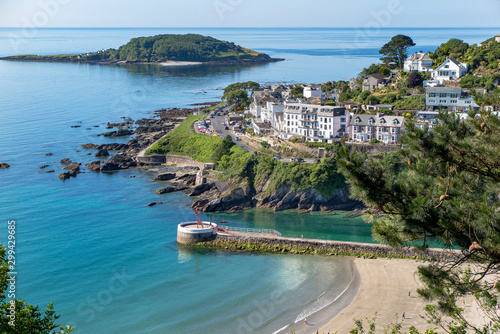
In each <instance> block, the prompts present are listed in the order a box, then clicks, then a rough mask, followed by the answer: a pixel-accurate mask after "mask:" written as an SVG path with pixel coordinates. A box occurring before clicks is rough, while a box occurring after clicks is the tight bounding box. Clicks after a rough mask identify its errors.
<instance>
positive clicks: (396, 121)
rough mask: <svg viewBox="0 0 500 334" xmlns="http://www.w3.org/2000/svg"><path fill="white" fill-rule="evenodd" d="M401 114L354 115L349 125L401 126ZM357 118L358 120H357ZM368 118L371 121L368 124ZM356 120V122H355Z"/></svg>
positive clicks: (402, 120)
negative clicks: (378, 115)
mask: <svg viewBox="0 0 500 334" xmlns="http://www.w3.org/2000/svg"><path fill="white" fill-rule="evenodd" d="M404 119H405V118H404V117H403V116H380V117H377V116H375V115H354V116H353V118H352V119H351V122H350V125H351V126H353V125H354V126H358V125H359V126H390V127H397V128H401V127H402V126H403V123H404ZM357 120H358V121H357ZM370 120H372V123H371V124H370ZM356 121H357V122H356Z"/></svg>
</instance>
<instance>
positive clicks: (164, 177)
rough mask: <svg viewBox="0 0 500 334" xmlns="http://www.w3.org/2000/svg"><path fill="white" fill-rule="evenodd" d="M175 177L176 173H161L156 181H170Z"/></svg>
mask: <svg viewBox="0 0 500 334" xmlns="http://www.w3.org/2000/svg"><path fill="white" fill-rule="evenodd" d="M173 179H175V174H174V173H164V174H160V175H158V176H156V177H155V179H154V180H155V181H170V180H173Z"/></svg>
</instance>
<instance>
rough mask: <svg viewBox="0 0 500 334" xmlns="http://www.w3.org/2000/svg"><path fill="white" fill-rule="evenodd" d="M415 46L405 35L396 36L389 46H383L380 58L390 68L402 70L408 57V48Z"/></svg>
mask: <svg viewBox="0 0 500 334" xmlns="http://www.w3.org/2000/svg"><path fill="white" fill-rule="evenodd" d="M412 46H415V43H413V40H412V39H411V38H410V37H408V36H405V35H396V36H394V37H393V38H392V39H391V40H390V41H389V42H388V43H387V44H385V45H384V46H382V48H381V49H380V51H379V53H380V54H381V55H384V57H382V58H380V59H381V60H382V61H383V62H384V64H385V65H386V66H389V67H390V68H402V67H403V65H404V62H405V60H406V58H407V55H408V48H409V47H412Z"/></svg>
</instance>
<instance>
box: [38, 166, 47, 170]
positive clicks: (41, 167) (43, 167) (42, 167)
mask: <svg viewBox="0 0 500 334" xmlns="http://www.w3.org/2000/svg"><path fill="white" fill-rule="evenodd" d="M47 167H49V165H43V166H40V167H38V168H40V169H45V168H47Z"/></svg>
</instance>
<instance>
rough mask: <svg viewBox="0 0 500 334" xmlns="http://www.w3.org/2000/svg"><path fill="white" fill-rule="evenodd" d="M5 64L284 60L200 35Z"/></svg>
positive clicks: (27, 57)
mask: <svg viewBox="0 0 500 334" xmlns="http://www.w3.org/2000/svg"><path fill="white" fill-rule="evenodd" d="M0 59H3V60H20V61H45V62H88V63H105V64H114V63H165V62H194V63H208V64H220V63H222V64H224V63H228V64H233V63H234V64H239V63H267V62H275V61H281V60H283V59H276V58H271V57H270V56H268V55H267V54H264V53H261V52H257V51H254V50H250V49H247V48H244V47H242V46H239V45H236V44H234V43H231V42H226V41H221V40H218V39H215V38H213V37H209V36H202V35H197V34H186V35H175V34H164V35H156V36H151V37H138V38H132V39H131V40H130V41H129V42H128V43H127V44H125V45H122V46H121V47H119V48H118V50H116V49H107V50H104V49H101V50H99V51H97V52H89V53H83V54H63V55H48V56H39V55H19V56H11V57H4V58H0Z"/></svg>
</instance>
